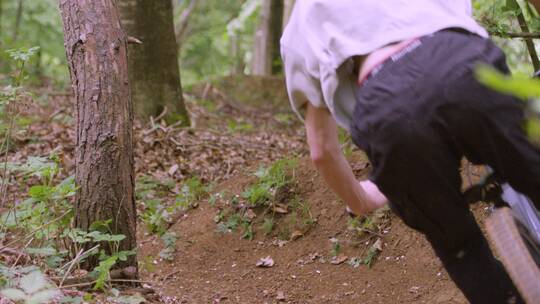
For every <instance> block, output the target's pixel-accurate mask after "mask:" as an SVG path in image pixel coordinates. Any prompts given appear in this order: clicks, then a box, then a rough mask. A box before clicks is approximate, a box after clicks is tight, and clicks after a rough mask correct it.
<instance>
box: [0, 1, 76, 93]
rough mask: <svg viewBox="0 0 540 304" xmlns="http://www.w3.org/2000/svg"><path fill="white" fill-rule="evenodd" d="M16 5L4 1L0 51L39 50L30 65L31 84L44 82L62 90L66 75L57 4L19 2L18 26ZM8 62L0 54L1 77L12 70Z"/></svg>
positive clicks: (6, 54)
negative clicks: (45, 79)
mask: <svg viewBox="0 0 540 304" xmlns="http://www.w3.org/2000/svg"><path fill="white" fill-rule="evenodd" d="M18 2H19V1H7V2H6V1H3V6H2V16H1V18H0V28H1V30H0V49H4V50H6V49H19V48H21V47H24V46H27V45H37V46H39V50H36V56H34V58H33V59H32V60H30V61H29V66H28V68H29V72H30V73H29V75H30V81H31V82H32V83H36V84H37V83H40V82H41V81H42V80H43V78H47V79H51V80H53V81H54V83H56V84H58V85H62V86H63V85H64V84H66V83H67V80H68V78H69V75H68V70H67V64H66V60H65V50H64V43H63V33H62V23H61V19H60V13H59V11H58V3H57V2H56V1H55V0H40V1H22V4H23V5H22V14H21V19H20V22H19V23H17V12H18ZM8 59H9V54H8V53H4V52H2V51H0V75H1V74H6V73H8V72H9V71H12V70H15V65H14V64H13V63H12V62H9V60H8ZM1 84H2V79H1V77H0V85H1Z"/></svg>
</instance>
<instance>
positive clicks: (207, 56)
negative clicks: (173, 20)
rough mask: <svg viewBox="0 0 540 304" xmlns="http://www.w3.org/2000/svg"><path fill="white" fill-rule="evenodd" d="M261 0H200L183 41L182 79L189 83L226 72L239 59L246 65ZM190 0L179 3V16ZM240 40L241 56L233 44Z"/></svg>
mask: <svg viewBox="0 0 540 304" xmlns="http://www.w3.org/2000/svg"><path fill="white" fill-rule="evenodd" d="M261 2H262V1H261V0H248V1H199V2H198V4H197V6H196V8H195V10H194V11H193V13H192V14H191V17H190V19H189V24H190V27H189V31H188V33H187V35H186V37H185V39H184V40H183V41H181V42H180V43H181V45H182V48H181V69H182V83H183V84H185V85H187V86H190V85H192V84H194V83H197V82H201V81H207V80H209V79H210V78H211V77H215V76H224V75H227V74H228V73H229V72H230V70H231V69H232V67H233V65H235V64H237V63H236V61H239V62H240V64H241V65H246V62H248V61H249V58H250V56H251V48H252V40H253V36H254V31H255V25H256V22H257V17H258V7H259V6H260V3H261ZM188 5H189V1H187V0H186V1H182V2H181V5H180V6H178V7H177V12H176V15H177V16H179V15H180V14H181V12H182V10H183V9H185V8H186V7H187V6H188ZM233 43H236V44H237V49H238V54H237V57H238V58H232V56H231V54H230V50H231V47H232V46H231V45H232V44H233Z"/></svg>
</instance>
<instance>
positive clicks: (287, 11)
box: [283, 0, 295, 29]
mask: <svg viewBox="0 0 540 304" xmlns="http://www.w3.org/2000/svg"><path fill="white" fill-rule="evenodd" d="M294 3H295V0H284V3H283V29H285V26H287V23H289V18H290V17H291V14H292V10H293V8H294Z"/></svg>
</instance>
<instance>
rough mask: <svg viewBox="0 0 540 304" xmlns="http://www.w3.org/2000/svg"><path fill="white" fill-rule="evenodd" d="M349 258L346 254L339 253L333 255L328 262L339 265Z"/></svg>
mask: <svg viewBox="0 0 540 304" xmlns="http://www.w3.org/2000/svg"><path fill="white" fill-rule="evenodd" d="M348 259H349V257H348V256H346V255H344V254H340V255H338V256H335V257H333V258H332V260H331V261H330V264H332V265H339V264H342V263H344V262H345V261H347V260H348Z"/></svg>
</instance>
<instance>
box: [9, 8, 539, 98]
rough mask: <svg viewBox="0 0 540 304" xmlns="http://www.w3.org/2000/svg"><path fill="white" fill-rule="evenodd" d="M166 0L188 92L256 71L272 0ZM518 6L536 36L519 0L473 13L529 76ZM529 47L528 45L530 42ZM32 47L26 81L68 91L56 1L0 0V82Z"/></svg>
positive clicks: (534, 21) (530, 13)
mask: <svg viewBox="0 0 540 304" xmlns="http://www.w3.org/2000/svg"><path fill="white" fill-rule="evenodd" d="M163 1H168V0H163ZM171 1H172V3H173V5H174V19H175V20H174V22H175V31H176V40H177V41H176V43H177V45H178V58H179V69H180V70H181V71H182V73H181V78H182V80H181V82H182V84H183V85H184V87H185V88H186V89H188V90H189V88H190V87H191V86H192V85H194V84H196V83H200V82H206V81H210V80H212V79H214V78H218V77H222V76H226V75H238V74H246V75H251V74H254V70H253V61H254V50H255V49H256V46H255V41H256V40H255V37H256V32H257V29H259V28H260V26H261V24H262V19H261V18H262V17H263V16H264V10H263V9H264V8H265V7H268V6H267V5H266V6H265V3H270V2H272V1H275V0H239V1H218V0H171ZM279 2H281V3H278V4H279V5H277V6H273V7H274V8H275V7H281V8H280V9H282V10H283V12H282V13H281V14H278V15H281V19H282V22H283V24H285V23H286V21H287V19H288V16H289V15H290V11H291V8H292V4H293V2H294V1H293V0H282V1H279ZM516 4H517V5H518V7H519V8H520V10H519V11H521V14H522V15H523V16H522V17H523V19H524V20H525V21H526V26H527V27H528V31H529V32H531V33H533V34H534V33H538V32H539V31H540V22H539V21H538V18H536V16H537V14H536V12H535V11H534V9H533V8H532V7H531V6H529V5H527V2H526V1H525V0H517V1H516V0H473V5H474V15H475V18H476V19H477V20H478V21H479V22H480V23H482V25H484V26H485V27H486V28H487V29H488V30H489V31H490V32H491V33H492V34H493V36H496V37H494V40H495V41H496V43H497V44H498V45H500V46H501V47H502V48H503V50H504V51H505V53H506V54H507V56H508V60H509V64H510V66H511V68H512V70H513V71H517V72H523V73H526V74H531V73H532V71H533V67H532V63H531V56H530V55H529V52H528V46H527V44H526V43H524V41H523V39H521V38H512V39H509V38H510V37H511V35H507V34H515V33H522V32H523V27H522V26H520V23H519V20H518V12H519V11H518V10H517V7H516ZM274 27H275V26H274ZM275 32H276V33H277V32H279V30H278V31H275ZM278 36H279V35H275V36H274V37H278ZM274 41H275V39H274ZM535 41H536V40H535ZM528 45H529V49H530V46H531V45H535V42H534V41H533V42H529V43H528ZM32 46H40V47H41V48H40V53H39V54H38V56H36V57H34V58H33V59H32V61H31V62H30V63H29V64H30V65H31V71H30V73H29V74H30V75H31V77H32V79H31V82H32V83H34V84H36V85H45V86H49V85H53V86H55V87H57V88H66V87H67V84H68V82H67V80H68V71H67V68H66V67H67V64H66V60H65V53H64V48H63V37H62V27H61V22H60V17H59V13H58V3H57V0H32V1H31V0H0V49H1V51H0V84H5V83H6V81H5V79H6V77H8V76H7V74H8V71H11V70H13V67H11V66H9V65H10V63H8V60H7V58H8V56H7V54H6V52H5V50H9V49H15V48H19V47H32ZM267 53H275V52H267ZM274 55H275V54H274ZM274 57H275V56H274ZM271 62H272V65H273V66H275V67H276V68H277V69H274V73H276V72H277V73H278V74H279V73H281V72H280V69H279V59H278V60H277V62H276V58H274V59H271ZM2 79H4V81H3V80H2Z"/></svg>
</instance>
